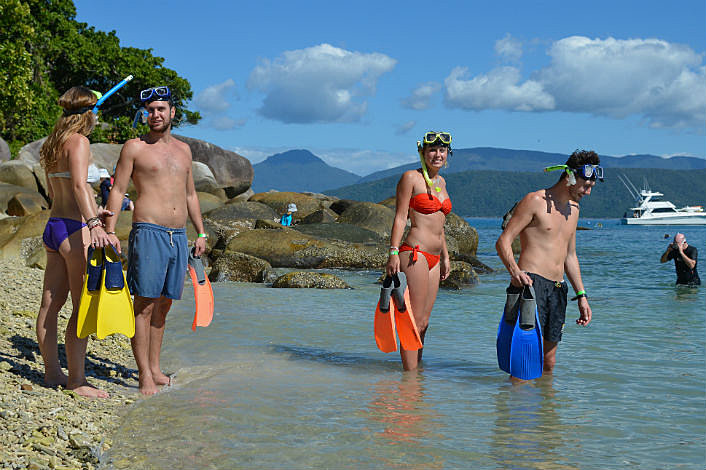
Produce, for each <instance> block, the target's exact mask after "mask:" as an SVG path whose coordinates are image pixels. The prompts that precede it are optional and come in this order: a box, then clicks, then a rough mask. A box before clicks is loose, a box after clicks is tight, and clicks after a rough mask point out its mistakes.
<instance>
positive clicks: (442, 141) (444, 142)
mask: <svg viewBox="0 0 706 470" xmlns="http://www.w3.org/2000/svg"><path fill="white" fill-rule="evenodd" d="M430 145H440V146H442V147H448V148H449V155H451V154H452V151H451V134H450V133H449V132H435V131H429V132H427V133H426V134H424V138H423V139H422V140H418V141H417V152H418V153H419V160H420V161H421V162H422V175H423V176H424V181H426V183H427V186H429V187H430V188H434V191H436V192H437V193H440V192H441V188H440V187H439V186H435V185H434V182H433V181H432V180H431V178H429V172H428V171H427V164H426V162H425V161H424V147H425V146H430Z"/></svg>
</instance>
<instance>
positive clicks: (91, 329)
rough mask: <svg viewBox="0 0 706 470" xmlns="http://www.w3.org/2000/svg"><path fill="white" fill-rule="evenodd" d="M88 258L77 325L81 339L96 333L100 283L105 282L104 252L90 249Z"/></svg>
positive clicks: (77, 331) (77, 334)
mask: <svg viewBox="0 0 706 470" xmlns="http://www.w3.org/2000/svg"><path fill="white" fill-rule="evenodd" d="M87 258H88V259H87V261H86V276H85V277H84V279H83V288H82V289H81V300H80V303H79V306H78V321H77V323H76V336H78V337H79V338H85V337H86V336H88V335H91V334H94V333H95V332H96V327H97V323H96V321H97V318H98V299H99V297H100V283H101V281H102V280H103V250H94V249H93V248H89V249H88V255H87Z"/></svg>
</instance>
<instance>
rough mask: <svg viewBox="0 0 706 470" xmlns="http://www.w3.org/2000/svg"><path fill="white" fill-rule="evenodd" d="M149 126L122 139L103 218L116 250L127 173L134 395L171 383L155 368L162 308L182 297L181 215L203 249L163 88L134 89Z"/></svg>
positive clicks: (183, 151) (185, 150)
mask: <svg viewBox="0 0 706 470" xmlns="http://www.w3.org/2000/svg"><path fill="white" fill-rule="evenodd" d="M140 100H141V101H142V104H143V106H144V107H145V109H146V110H147V113H148V115H147V124H148V125H149V127H150V131H149V133H148V134H147V135H144V136H142V137H140V138H137V139H131V140H128V141H127V142H125V145H123V148H122V151H121V152H120V158H119V160H118V164H117V167H116V170H115V181H114V183H113V189H112V190H111V192H110V196H109V197H108V205H107V209H108V210H111V211H112V212H113V213H114V214H115V215H114V216H111V217H108V218H107V220H106V231H107V233H108V234H109V237H110V241H111V243H112V244H113V245H115V246H117V247H118V249H120V242H119V241H118V238H117V237H116V236H115V224H116V223H117V218H118V215H119V214H120V205H121V203H122V200H123V195H124V194H125V190H126V189H127V185H128V182H129V181H130V178H132V180H133V182H134V183H135V187H136V188H137V200H136V201H135V210H134V212H133V216H132V222H133V223H132V231H131V232H130V240H129V245H130V246H129V254H128V273H127V279H128V286H129V288H130V292H131V293H132V294H133V295H134V296H135V336H134V337H133V338H132V351H133V354H134V355H135V361H136V362H137V368H138V371H139V375H140V392H141V393H142V394H143V395H153V394H155V393H157V391H158V390H159V387H160V386H161V385H167V384H169V377H168V376H166V375H165V374H164V373H163V372H162V370H161V368H160V365H159V358H160V352H161V350H162V338H163V337H164V327H165V320H166V317H167V313H168V312H169V308H170V307H171V305H172V300H178V299H180V298H181V293H182V290H183V288H184V277H185V275H186V264H187V259H188V247H187V240H186V228H185V227H186V217H187V216H188V217H189V218H190V219H191V222H192V223H193V224H194V228H196V230H197V232H198V238H197V239H196V241H195V250H196V256H200V255H201V254H202V253H203V252H204V250H205V249H206V234H205V233H204V227H203V222H202V220H201V208H200V206H199V200H198V198H197V196H196V189H195V188H194V179H193V176H192V174H191V150H190V149H189V146H188V145H187V144H185V143H183V142H181V141H179V140H177V139H175V138H174V137H173V136H172V135H171V127H172V119H174V114H175V108H174V104H173V101H172V97H171V91H170V90H169V88H168V87H166V86H161V87H154V88H148V89H146V90H143V91H142V92H140Z"/></svg>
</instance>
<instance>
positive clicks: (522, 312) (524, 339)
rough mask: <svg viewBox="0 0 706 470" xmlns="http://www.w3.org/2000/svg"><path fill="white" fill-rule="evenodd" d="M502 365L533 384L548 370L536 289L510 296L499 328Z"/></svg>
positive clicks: (499, 363) (526, 289)
mask: <svg viewBox="0 0 706 470" xmlns="http://www.w3.org/2000/svg"><path fill="white" fill-rule="evenodd" d="M496 346H497V354H498V365H499V366H500V368H501V369H502V370H504V371H505V372H507V373H508V374H510V375H511V376H513V377H517V378H518V379H523V380H532V379H536V378H539V377H541V376H542V372H543V370H544V341H543V339H542V331H541V326H540V324H539V313H538V311H537V301H536V300H535V293H534V288H533V287H532V286H524V288H523V290H522V294H521V295H519V294H510V293H508V298H507V302H506V308H505V311H504V312H503V317H502V319H501V320H500V326H499V327H498V338H497V343H496Z"/></svg>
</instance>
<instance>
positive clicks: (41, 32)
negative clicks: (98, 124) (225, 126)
mask: <svg viewBox="0 0 706 470" xmlns="http://www.w3.org/2000/svg"><path fill="white" fill-rule="evenodd" d="M0 13H1V15H0V16H1V17H2V20H1V21H0V25H1V26H2V29H1V30H0V68H1V69H2V70H3V71H5V70H12V71H13V72H15V73H8V74H5V75H8V77H5V78H4V79H5V81H11V82H12V83H9V84H8V85H9V86H3V87H2V90H0V134H1V135H2V136H3V138H5V139H6V140H9V141H18V140H20V141H24V142H28V141H31V140H35V139H38V138H40V137H43V136H44V135H46V134H47V133H48V132H49V131H50V130H51V127H52V126H53V124H54V122H55V120H56V118H57V117H58V115H59V112H60V108H59V106H58V105H57V104H56V100H57V97H58V96H59V94H60V93H63V92H64V91H65V90H67V89H69V88H71V87H72V86H75V85H84V86H87V87H89V88H92V89H94V90H98V91H101V92H105V91H107V90H109V89H110V88H112V86H113V85H115V84H116V83H117V82H119V81H120V80H122V79H123V78H125V77H126V76H127V75H133V76H134V79H133V80H132V81H131V82H129V83H128V84H127V85H125V86H124V87H123V88H121V89H120V90H119V91H118V92H117V93H115V94H114V95H112V96H111V97H110V98H109V99H108V100H107V101H106V103H105V104H104V105H103V106H102V107H101V113H100V118H101V121H103V122H104V123H107V124H108V125H109V126H108V129H104V128H103V129H100V130H98V131H97V132H94V135H93V136H92V140H94V141H117V142H122V141H124V140H125V139H127V138H130V137H133V136H135V135H137V134H138V133H139V131H140V130H144V129H132V126H131V124H132V117H133V116H134V115H135V113H136V112H137V110H138V109H139V108H140V102H139V99H138V94H139V91H140V90H142V89H144V88H148V87H150V86H156V85H168V86H169V88H170V89H171V90H172V94H173V96H174V103H175V105H176V107H177V115H176V120H175V121H176V122H175V125H179V124H195V123H197V122H198V121H199V119H200V118H201V116H200V115H199V113H198V112H195V111H191V110H189V109H188V108H187V103H188V101H189V100H190V99H191V97H192V96H193V92H192V91H191V85H190V84H189V82H188V81H187V80H186V79H184V78H182V77H180V76H179V75H178V74H177V73H176V72H175V71H174V70H171V69H169V68H167V67H164V65H163V64H164V59H163V58H161V57H157V56H154V55H153V54H152V49H138V48H133V47H122V46H121V45H120V40H119V39H118V37H117V36H116V34H115V31H110V32H107V33H106V32H103V31H97V30H96V29H95V28H94V27H92V26H89V25H88V24H86V23H81V22H78V21H76V7H75V6H74V4H73V1H72V0H0ZM6 64H7V65H6ZM2 79H3V78H0V80H2ZM2 83H3V82H0V84H2Z"/></svg>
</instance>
